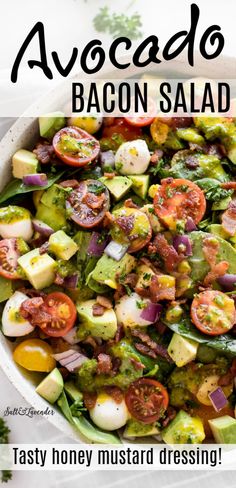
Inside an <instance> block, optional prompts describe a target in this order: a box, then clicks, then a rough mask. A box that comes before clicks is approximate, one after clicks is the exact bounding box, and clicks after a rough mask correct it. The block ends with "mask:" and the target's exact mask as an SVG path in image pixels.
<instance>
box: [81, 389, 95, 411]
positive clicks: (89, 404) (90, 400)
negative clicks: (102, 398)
mask: <svg viewBox="0 0 236 488" xmlns="http://www.w3.org/2000/svg"><path fill="white" fill-rule="evenodd" d="M83 400H84V405H85V407H86V408H87V409H88V410H91V409H92V408H94V407H95V405H96V400H97V393H88V392H84V393H83Z"/></svg>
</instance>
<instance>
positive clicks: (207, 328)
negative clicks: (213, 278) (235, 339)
mask: <svg viewBox="0 0 236 488" xmlns="http://www.w3.org/2000/svg"><path fill="white" fill-rule="evenodd" d="M191 318H192V321H193V323H194V325H195V326H196V327H197V329H199V330H200V331H201V332H203V333H204V334H208V335H212V336H215V335H220V334H225V333H226V332H228V331H229V330H230V329H232V327H233V325H234V323H235V318H236V315H235V307H234V300H232V298H229V297H228V296H227V295H225V294H224V293H223V292H221V291H218V290H206V291H203V292H202V293H199V294H198V295H196V296H195V298H194V299H193V301H192V305H191Z"/></svg>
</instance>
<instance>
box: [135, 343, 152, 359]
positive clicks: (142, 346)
mask: <svg viewBox="0 0 236 488" xmlns="http://www.w3.org/2000/svg"><path fill="white" fill-rule="evenodd" d="M134 347H135V349H137V351H139V352H141V354H143V355H144V356H149V357H150V358H153V359H156V357H157V356H156V353H155V352H154V351H152V350H151V349H150V347H148V346H146V345H145V344H141V343H140V342H135V344H134Z"/></svg>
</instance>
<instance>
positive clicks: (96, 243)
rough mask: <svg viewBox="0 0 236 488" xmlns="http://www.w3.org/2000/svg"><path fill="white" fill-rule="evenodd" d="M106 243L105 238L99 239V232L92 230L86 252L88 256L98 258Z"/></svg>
mask: <svg viewBox="0 0 236 488" xmlns="http://www.w3.org/2000/svg"><path fill="white" fill-rule="evenodd" d="M100 240H101V242H100ZM106 245H107V238H105V239H104V238H102V239H101V234H99V232H93V233H92V235H91V238H90V241H89V245H88V249H87V253H88V255H89V256H94V257H96V258H100V257H101V256H102V254H103V251H104V249H105V247H106Z"/></svg>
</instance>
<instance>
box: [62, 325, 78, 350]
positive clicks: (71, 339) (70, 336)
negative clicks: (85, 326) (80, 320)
mask: <svg viewBox="0 0 236 488" xmlns="http://www.w3.org/2000/svg"><path fill="white" fill-rule="evenodd" d="M76 334H77V328H76V327H73V329H71V330H69V332H67V334H66V335H64V336H63V339H64V341H66V342H68V344H70V345H71V346H73V345H74V344H77V343H78V342H79V339H78V338H77V335H76Z"/></svg>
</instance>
